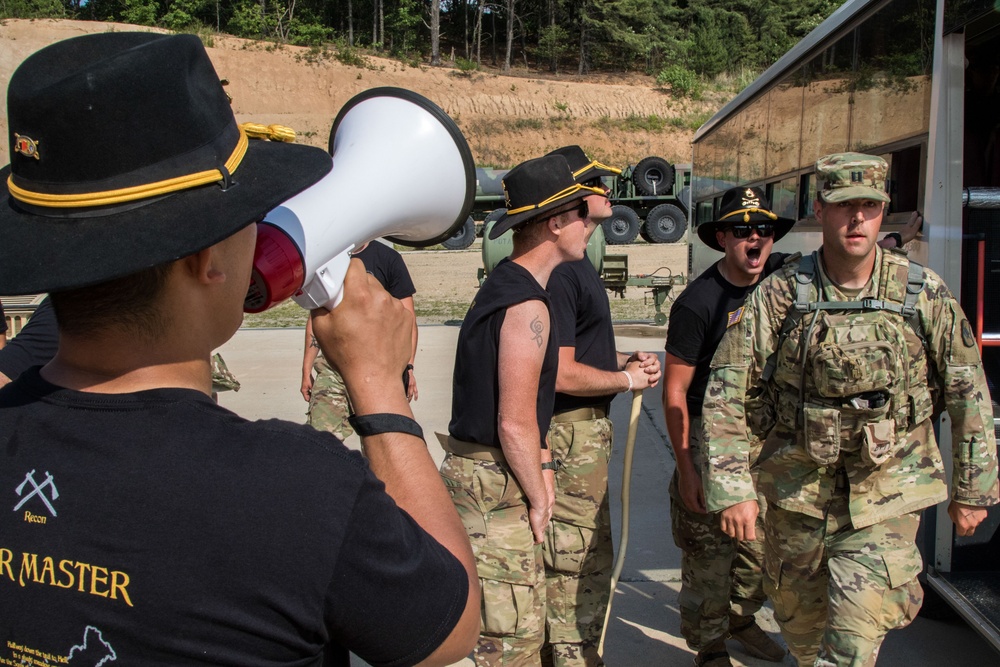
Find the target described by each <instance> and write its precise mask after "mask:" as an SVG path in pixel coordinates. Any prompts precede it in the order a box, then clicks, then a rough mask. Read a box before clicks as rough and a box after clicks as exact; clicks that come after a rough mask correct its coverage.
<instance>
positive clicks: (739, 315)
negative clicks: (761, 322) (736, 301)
mask: <svg viewBox="0 0 1000 667" xmlns="http://www.w3.org/2000/svg"><path fill="white" fill-rule="evenodd" d="M745 308H746V307H745V306H740V307H739V308H737V309H736V310H734V311H731V312H730V313H729V317H727V318H726V328H727V329H728V328H729V327H731V326H733V325H734V324H739V321H740V320H742V319H743V311H744V309H745Z"/></svg>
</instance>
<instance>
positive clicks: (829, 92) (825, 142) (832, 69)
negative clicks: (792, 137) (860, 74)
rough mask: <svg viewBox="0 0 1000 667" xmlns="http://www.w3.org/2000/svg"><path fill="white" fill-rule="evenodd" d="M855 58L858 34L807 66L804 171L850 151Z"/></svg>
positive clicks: (803, 118)
mask: <svg viewBox="0 0 1000 667" xmlns="http://www.w3.org/2000/svg"><path fill="white" fill-rule="evenodd" d="M853 54H854V33H850V34H848V35H847V36H846V37H844V38H842V39H840V40H839V41H838V42H836V43H835V44H834V45H833V46H831V47H829V48H828V49H826V50H825V51H823V52H822V53H820V54H819V55H818V56H816V57H815V58H813V59H812V60H811V61H809V62H808V63H807V64H806V66H805V77H806V89H805V99H804V102H803V105H802V106H803V112H802V164H801V165H800V166H801V167H811V166H812V165H813V164H814V163H815V160H816V158H818V157H820V156H821V155H827V154H829V153H838V152H841V151H843V150H845V149H846V148H847V145H848V140H849V138H850V123H851V121H850V110H851V105H850V97H851V78H852V72H851V70H852V61H853Z"/></svg>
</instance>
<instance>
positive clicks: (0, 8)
mask: <svg viewBox="0 0 1000 667" xmlns="http://www.w3.org/2000/svg"><path fill="white" fill-rule="evenodd" d="M64 16H66V9H65V7H63V4H62V3H61V2H60V1H59V0H0V19H40V18H63V17H64Z"/></svg>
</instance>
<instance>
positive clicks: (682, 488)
mask: <svg viewBox="0 0 1000 667" xmlns="http://www.w3.org/2000/svg"><path fill="white" fill-rule="evenodd" d="M770 208H771V206H770V204H769V202H768V201H767V198H766V197H765V196H764V192H763V191H762V190H761V189H760V188H745V187H741V188H733V189H731V190H729V191H727V192H726V193H725V194H724V195H723V197H722V205H721V210H720V214H719V219H718V220H713V221H710V222H703V223H702V224H700V225H699V226H698V228H697V230H698V237H699V238H700V239H701V241H702V242H703V243H705V244H706V245H708V246H709V247H710V248H713V249H715V250H718V251H719V252H722V253H725V256H724V257H723V258H722V259H720V260H719V261H718V262H717V263H716V264H714V265H713V266H711V267H710V268H708V269H707V270H706V271H705V272H704V273H702V274H701V275H700V276H698V278H697V279H695V280H694V281H693V282H691V284H690V285H688V287H687V289H685V290H684V292H683V293H682V294H681V295H680V296H679V297H678V298H677V300H676V301H675V302H674V305H673V307H672V308H671V310H670V324H669V325H668V329H667V344H666V358H665V364H664V376H665V380H664V389H663V412H664V415H665V418H666V422H667V432H668V433H669V435H670V442H671V443H672V445H673V448H674V454H675V458H676V469H675V470H674V475H673V478H672V479H671V480H670V516H671V524H672V530H673V535H674V542H675V543H676V544H677V547H678V548H679V549H681V552H682V555H681V577H682V581H681V592H680V598H679V605H678V606H679V607H680V614H681V633H682V634H683V635H684V638H685V639H686V640H687V643H688V646H689V647H690V648H692V649H694V650H695V651H697V652H698V654H697V656H696V657H695V663H694V664H695V665H710V666H711V667H725V666H728V665H730V664H731V663H730V660H729V654H728V651H727V649H726V644H725V640H726V638H727V637H729V636H732V637H733V638H734V639H736V640H737V641H739V642H740V643H741V644H742V645H743V648H744V650H745V651H746V652H747V653H748V654H750V655H753V656H754V657H757V658H761V659H764V660H771V661H774V662H778V661H780V660H782V659H783V658H784V655H785V650H784V648H782V647H781V646H780V645H778V644H777V643H776V642H775V641H774V640H773V639H771V638H770V637H768V636H767V634H765V633H764V631H763V630H761V629H760V627H759V626H758V625H757V622H756V620H755V618H754V614H755V613H756V612H757V611H758V610H759V609H760V607H761V605H763V603H764V600H765V596H764V592H763V589H762V577H761V563H762V561H763V553H762V549H763V547H762V545H761V542H760V541H754V542H748V541H744V542H739V543H737V542H736V541H735V540H733V539H731V538H730V537H729V536H727V535H726V534H725V533H723V532H722V529H721V528H720V526H719V519H718V516H716V515H714V514H708V510H707V509H706V507H705V495H704V492H703V491H702V483H701V480H702V476H703V471H704V466H705V465H706V457H705V452H704V450H703V448H702V443H701V438H700V433H701V410H702V401H703V399H704V396H705V387H706V384H707V382H708V375H709V366H710V364H711V361H712V356H713V355H714V354H715V348H716V347H717V346H718V344H719V341H720V340H721V339H722V335H723V334H724V333H725V331H726V329H727V328H728V327H730V326H732V325H733V324H735V323H736V322H739V320H740V318H741V317H742V314H743V301H744V299H745V298H746V296H747V294H749V293H750V291H751V290H753V288H754V287H755V286H756V284H757V283H758V281H759V280H760V279H761V278H762V277H763V276H765V275H768V274H769V273H771V272H772V271H774V270H775V269H776V268H778V267H780V266H781V264H782V263H783V262H784V260H785V257H786V255H785V254H783V253H775V254H773V255H772V254H771V249H772V247H773V245H774V242H775V241H777V240H779V239H780V238H781V237H783V236H784V235H785V234H787V233H788V231H789V230H790V229H791V228H792V225H793V224H794V221H793V220H789V219H787V218H782V217H779V216H777V215H775V214H774V213H773V212H771V210H770ZM758 452H759V446H758V450H756V451H755V452H754V453H753V456H754V458H756V455H757V453H758Z"/></svg>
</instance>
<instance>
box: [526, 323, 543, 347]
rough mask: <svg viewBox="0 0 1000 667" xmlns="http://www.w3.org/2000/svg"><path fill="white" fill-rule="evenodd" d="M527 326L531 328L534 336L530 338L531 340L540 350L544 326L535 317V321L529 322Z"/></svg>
mask: <svg viewBox="0 0 1000 667" xmlns="http://www.w3.org/2000/svg"><path fill="white" fill-rule="evenodd" d="M529 326H530V327H531V333H533V334H534V336H532V337H531V340H533V341H535V343H536V344H537V345H538V347H539V348H541V347H542V344H543V343H544V341H543V340H542V332H543V331H545V325H544V324H542V322H541V320H539V319H538V317H537V316H536V317H535V319H533V320H531V324H530V325H529Z"/></svg>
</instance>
